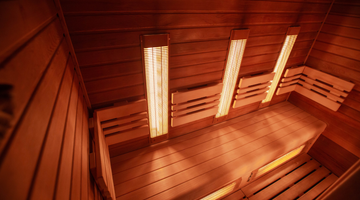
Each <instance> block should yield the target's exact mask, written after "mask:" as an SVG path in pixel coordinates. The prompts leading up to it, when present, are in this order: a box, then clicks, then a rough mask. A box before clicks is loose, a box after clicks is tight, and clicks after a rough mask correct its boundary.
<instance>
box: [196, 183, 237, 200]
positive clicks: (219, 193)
mask: <svg viewBox="0 0 360 200" xmlns="http://www.w3.org/2000/svg"><path fill="white" fill-rule="evenodd" d="M235 186H236V182H233V183H231V184H230V185H228V186H225V187H223V188H221V189H219V190H217V191H216V192H213V193H211V194H209V195H207V196H206V197H204V198H202V199H201V200H216V199H220V198H221V197H223V196H225V195H227V194H229V193H231V192H232V191H233V190H234V188H235Z"/></svg>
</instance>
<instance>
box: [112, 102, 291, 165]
mask: <svg viewBox="0 0 360 200" xmlns="http://www.w3.org/2000/svg"><path fill="white" fill-rule="evenodd" d="M282 106H286V107H285V108H290V105H289V103H282V104H279V105H275V106H272V107H269V108H267V109H263V110H261V111H259V112H254V113H251V114H248V115H244V116H242V117H239V118H235V119H232V120H229V121H226V122H224V123H223V124H224V125H219V126H220V127H223V126H226V125H231V124H234V123H237V122H240V121H242V120H247V119H250V118H253V120H255V122H256V120H262V119H263V117H264V116H263V115H264V113H267V112H271V114H273V115H275V114H277V113H282V112H281V111H280V109H279V108H280V107H282ZM270 116H272V115H269V117H270ZM216 128H218V126H216ZM216 128H215V127H208V128H206V129H202V131H198V132H196V133H193V134H187V135H184V136H182V137H181V138H180V137H179V138H175V139H173V140H169V141H168V144H171V145H172V144H175V143H178V142H181V141H183V140H186V139H191V138H194V137H197V136H199V135H201V134H203V132H206V131H209V130H211V129H214V130H216ZM161 148H162V146H161V145H157V146H155V147H153V148H151V149H142V150H138V151H135V152H132V153H128V154H125V155H122V156H118V157H116V158H113V159H112V161H111V162H112V163H113V164H114V163H119V162H121V161H124V160H127V159H131V158H133V157H134V156H135V155H142V154H144V156H145V154H147V153H149V154H147V155H146V158H144V157H143V156H140V157H139V159H137V160H136V162H140V163H143V162H147V161H149V160H151V159H152V158H154V159H155V158H158V157H161V156H163V154H161V155H154V154H155V152H154V151H156V150H158V149H161ZM178 148H179V147H178ZM178 150H181V149H178ZM162 151H165V150H162ZM169 152H174V151H173V150H169ZM165 155H166V154H165Z"/></svg>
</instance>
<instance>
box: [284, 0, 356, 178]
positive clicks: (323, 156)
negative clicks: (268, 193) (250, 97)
mask: <svg viewBox="0 0 360 200" xmlns="http://www.w3.org/2000/svg"><path fill="white" fill-rule="evenodd" d="M359 30H360V3H359V2H358V1H351V0H341V1H340V0H336V1H335V2H334V4H333V7H332V9H331V11H330V13H329V16H328V17H327V19H326V21H325V23H324V26H323V27H322V29H321V32H320V33H319V36H318V38H317V40H316V42H315V44H314V47H313V49H312V51H311V53H310V55H309V58H308V60H307V61H306V65H307V66H309V67H312V68H315V69H318V70H321V71H324V72H326V73H329V74H332V75H335V76H338V77H340V78H342V79H345V80H349V81H352V82H354V83H355V84H356V85H355V87H354V89H353V90H352V91H351V92H350V94H349V96H348V97H347V98H346V100H345V101H344V103H343V104H342V105H341V107H340V108H339V110H338V111H337V112H333V111H331V110H329V109H327V108H325V107H323V106H321V105H319V104H317V103H315V102H313V101H311V100H309V99H307V98H304V97H302V96H301V95H298V94H297V93H292V94H291V96H290V98H289V101H290V102H292V103H294V104H295V105H297V106H299V107H301V108H303V109H305V110H306V111H308V112H310V113H312V114H313V115H315V116H317V117H318V118H320V119H322V120H323V121H325V122H327V123H328V127H327V129H326V130H325V132H324V133H323V134H322V137H321V138H319V140H321V141H322V142H317V143H315V145H314V146H313V148H312V149H311V150H310V152H309V153H310V155H311V156H312V157H314V158H315V159H317V160H319V161H320V162H321V163H322V164H324V165H325V166H326V167H328V168H329V169H330V170H332V171H333V172H334V173H335V174H337V175H338V176H339V175H341V174H342V173H344V172H345V171H346V170H347V169H348V168H349V167H350V166H351V165H352V164H353V163H354V162H355V161H356V160H357V159H358V158H359V157H360V32H359ZM335 149H336V150H337V151H336V152H335V151H334V150H335Z"/></svg>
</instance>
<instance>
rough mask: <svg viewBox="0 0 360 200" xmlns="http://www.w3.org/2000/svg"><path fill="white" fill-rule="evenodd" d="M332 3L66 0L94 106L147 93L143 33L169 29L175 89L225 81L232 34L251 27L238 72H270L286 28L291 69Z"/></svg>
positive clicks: (319, 0)
mask: <svg viewBox="0 0 360 200" xmlns="http://www.w3.org/2000/svg"><path fill="white" fill-rule="evenodd" d="M331 2H332V1H331V0H297V1H277V0H273V1H239V0H227V1H218V0H189V1H184V0H171V1H167V0H123V1H118V0H107V1H104V0H92V1H88V0H86V1H85V0H75V1H74V0H62V1H61V4H62V9H63V12H64V16H65V19H66V23H67V26H68V29H69V32H70V36H71V40H72V43H73V45H74V48H75V52H76V56H77V59H78V62H79V65H80V68H81V72H82V75H83V78H84V81H85V85H86V89H87V92H88V95H89V98H90V101H91V104H92V107H93V108H99V107H105V106H109V105H112V104H113V103H115V102H120V101H125V100H128V101H131V100H136V99H142V98H144V94H145V93H144V86H143V84H144V80H143V75H142V66H141V51H140V39H139V36H140V35H141V34H151V33H164V32H166V33H170V61H169V65H170V70H169V73H170V80H169V87H170V90H171V91H176V90H178V89H181V88H188V87H193V86H198V85H203V84H205V83H210V82H220V81H221V80H222V77H223V70H224V67H225V60H226V53H227V48H228V42H229V37H230V31H231V30H232V29H235V28H249V29H250V36H249V39H248V42H247V45H246V49H245V54H244V59H243V62H242V65H241V69H240V74H239V76H240V77H241V76H244V75H248V74H254V73H259V72H268V71H272V70H273V68H274V66H275V62H276V60H277V58H278V55H279V52H280V50H281V47H282V43H283V41H284V39H285V33H286V31H287V28H288V27H289V26H301V31H300V34H299V36H298V39H297V41H296V43H295V46H294V49H293V51H292V53H291V55H290V58H289V61H288V63H287V67H289V66H294V65H299V64H303V63H304V61H305V58H306V56H307V54H308V53H309V50H310V48H311V46H312V44H313V42H314V39H315V38H316V35H317V32H318V31H319V29H320V27H321V24H322V22H323V20H324V18H325V16H326V13H327V11H328V9H329V7H330V5H331Z"/></svg>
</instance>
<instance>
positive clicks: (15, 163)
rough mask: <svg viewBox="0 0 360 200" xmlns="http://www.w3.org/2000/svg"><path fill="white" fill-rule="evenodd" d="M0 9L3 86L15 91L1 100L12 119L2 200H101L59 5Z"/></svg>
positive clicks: (1, 175) (14, 4) (0, 168)
mask: <svg viewBox="0 0 360 200" xmlns="http://www.w3.org/2000/svg"><path fill="white" fill-rule="evenodd" d="M0 9H1V10H0V13H1V14H0V15H1V17H0V19H1V21H0V26H1V27H2V29H1V30H2V31H1V32H0V34H1V35H0V43H1V45H0V46H1V52H0V56H1V61H0V84H1V89H2V88H3V85H4V84H7V85H11V86H12V90H11V92H10V94H8V96H9V98H8V99H7V100H9V102H8V103H6V102H5V101H4V99H3V98H2V99H1V102H0V103H1V104H0V105H1V107H0V108H1V111H2V112H1V113H0V114H3V110H7V111H9V110H10V112H8V113H10V114H12V116H11V121H10V128H8V129H6V130H4V129H1V131H4V135H2V136H3V137H2V138H1V151H0V197H1V199H9V200H12V199H14V200H15V199H16V200H25V199H34V200H35V199H36V200H38V199H76V200H78V199H86V200H87V199H100V197H99V194H98V192H97V189H96V186H95V185H94V184H93V181H92V180H91V179H92V178H91V176H90V172H89V157H88V156H89V151H90V149H89V148H90V145H89V143H90V142H89V141H90V140H89V131H88V110H87V106H86V102H85V98H84V95H83V92H82V90H81V86H80V82H79V79H78V76H77V74H76V71H75V70H74V64H73V62H72V59H71V56H70V54H69V48H68V46H69V44H68V43H67V41H66V40H65V37H64V35H63V34H64V31H63V28H62V26H61V23H60V20H59V17H58V16H57V13H58V12H57V9H56V7H55V4H54V2H53V1H52V0H41V1H36V2H35V1H26V0H19V1H3V2H1V3H0ZM3 92H4V91H1V95H4V93H3ZM10 96H11V98H10ZM2 97H3V96H2ZM5 100H6V99H5ZM4 105H5V106H7V108H4V107H3V106H4ZM9 105H10V106H9ZM3 116H4V115H1V116H0V117H1V120H3V119H4V118H3ZM1 122H2V123H3V121H1ZM1 125H3V124H1ZM1 128H3V126H1Z"/></svg>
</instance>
